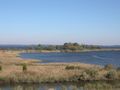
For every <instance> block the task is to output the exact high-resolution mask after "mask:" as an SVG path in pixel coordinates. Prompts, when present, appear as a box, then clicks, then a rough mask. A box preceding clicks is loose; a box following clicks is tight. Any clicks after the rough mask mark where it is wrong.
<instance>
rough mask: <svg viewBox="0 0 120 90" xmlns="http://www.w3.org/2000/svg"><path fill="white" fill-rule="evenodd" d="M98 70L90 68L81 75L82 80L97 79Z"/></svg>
mask: <svg viewBox="0 0 120 90" xmlns="http://www.w3.org/2000/svg"><path fill="white" fill-rule="evenodd" d="M98 75H99V74H98V71H97V70H95V69H88V70H86V71H84V72H83V73H82V74H81V75H80V79H81V80H96V79H97V77H98Z"/></svg>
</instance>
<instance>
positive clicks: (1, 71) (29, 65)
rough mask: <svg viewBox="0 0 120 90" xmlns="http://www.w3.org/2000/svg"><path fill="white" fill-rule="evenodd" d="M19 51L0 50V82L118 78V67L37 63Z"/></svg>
mask: <svg viewBox="0 0 120 90" xmlns="http://www.w3.org/2000/svg"><path fill="white" fill-rule="evenodd" d="M18 53H20V52H16V51H13V52H8V51H7V52H0V83H46V82H78V81H96V80H98V81H99V80H100V81H101V80H104V81H107V80H120V69H119V68H118V69H116V68H114V67H113V66H112V65H107V66H105V67H101V66H97V65H90V64H83V63H77V62H76V63H49V64H37V63H36V62H38V61H37V60H35V61H34V60H23V59H21V58H19V57H17V56H18Z"/></svg>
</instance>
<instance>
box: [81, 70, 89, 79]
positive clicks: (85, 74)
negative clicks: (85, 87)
mask: <svg viewBox="0 0 120 90" xmlns="http://www.w3.org/2000/svg"><path fill="white" fill-rule="evenodd" d="M80 79H81V80H87V79H89V75H88V74H87V73H86V72H83V73H82V74H81V75H80Z"/></svg>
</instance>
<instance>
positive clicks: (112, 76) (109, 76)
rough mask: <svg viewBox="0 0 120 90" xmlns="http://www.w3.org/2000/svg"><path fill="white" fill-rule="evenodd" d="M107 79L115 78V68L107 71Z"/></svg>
mask: <svg viewBox="0 0 120 90" xmlns="http://www.w3.org/2000/svg"><path fill="white" fill-rule="evenodd" d="M105 77H106V78H107V79H116V78H117V72H116V71H115V70H111V71H109V72H108V73H107V74H106V76H105Z"/></svg>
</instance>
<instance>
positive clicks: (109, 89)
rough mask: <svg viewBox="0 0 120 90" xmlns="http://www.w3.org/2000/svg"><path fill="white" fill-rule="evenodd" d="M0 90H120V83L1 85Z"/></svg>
mask: <svg viewBox="0 0 120 90" xmlns="http://www.w3.org/2000/svg"><path fill="white" fill-rule="evenodd" d="M0 90H120V82H87V83H84V82H80V83H55V84H39V85H38V84H29V85H27V84H21V85H1V86H0Z"/></svg>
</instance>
